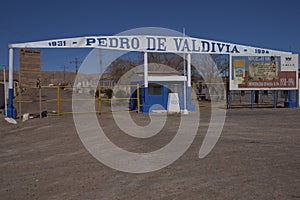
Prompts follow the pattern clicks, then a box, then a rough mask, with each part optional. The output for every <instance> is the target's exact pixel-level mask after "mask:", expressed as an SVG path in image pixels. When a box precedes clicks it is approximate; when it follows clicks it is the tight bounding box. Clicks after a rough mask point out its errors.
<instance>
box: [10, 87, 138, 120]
mask: <svg viewBox="0 0 300 200" xmlns="http://www.w3.org/2000/svg"><path fill="white" fill-rule="evenodd" d="M138 87H139V86H138V85H123V86H115V87H111V86H86V87H72V86H41V87H40V88H36V87H22V88H17V90H16V91H17V92H16V98H15V99H14V101H15V102H14V103H15V105H16V109H17V115H18V116H22V115H23V114H25V113H29V114H31V115H33V116H37V117H42V116H43V114H47V115H64V114H83V113H98V114H101V113H111V112H122V111H130V112H139V110H138V109H137V110H130V109H129V102H130V100H132V99H134V100H137V102H139V100H138V98H139V95H138V96H137V97H136V98H133V97H132V96H131V90H132V89H134V90H136V89H138ZM137 91H138V90H137ZM74 101H76V102H82V103H84V102H86V101H94V105H95V109H94V111H93V112H79V113H74V112H73V111H72V102H74Z"/></svg>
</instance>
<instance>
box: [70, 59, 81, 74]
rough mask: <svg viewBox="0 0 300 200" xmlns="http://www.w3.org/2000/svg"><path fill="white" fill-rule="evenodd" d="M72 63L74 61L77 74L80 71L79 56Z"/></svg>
mask: <svg viewBox="0 0 300 200" xmlns="http://www.w3.org/2000/svg"><path fill="white" fill-rule="evenodd" d="M70 63H74V64H75V73H76V75H77V73H78V66H79V64H80V63H81V61H80V60H79V59H78V58H75V59H74V60H72V61H71V62H70Z"/></svg>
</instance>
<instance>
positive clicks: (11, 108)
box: [6, 48, 17, 119]
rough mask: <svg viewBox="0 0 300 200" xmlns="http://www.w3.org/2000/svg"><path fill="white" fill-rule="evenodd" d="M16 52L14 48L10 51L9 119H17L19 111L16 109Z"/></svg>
mask: <svg viewBox="0 0 300 200" xmlns="http://www.w3.org/2000/svg"><path fill="white" fill-rule="evenodd" d="M13 56H14V51H13V49H12V48H10V49H9V82H8V105H7V111H6V112H7V117H10V118H14V119H16V118H17V111H16V108H15V107H14V101H13V100H14V87H13V84H14V81H13V80H14V78H13V76H14V64H13V61H14V57H13Z"/></svg>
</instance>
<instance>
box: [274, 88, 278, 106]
mask: <svg viewBox="0 0 300 200" xmlns="http://www.w3.org/2000/svg"><path fill="white" fill-rule="evenodd" d="M276 107H277V91H276V90H274V108H276Z"/></svg>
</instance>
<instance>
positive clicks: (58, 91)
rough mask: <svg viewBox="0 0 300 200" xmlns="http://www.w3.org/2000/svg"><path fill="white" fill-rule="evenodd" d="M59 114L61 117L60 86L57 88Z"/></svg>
mask: <svg viewBox="0 0 300 200" xmlns="http://www.w3.org/2000/svg"><path fill="white" fill-rule="evenodd" d="M57 114H58V115H60V86H59V85H58V86H57Z"/></svg>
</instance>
